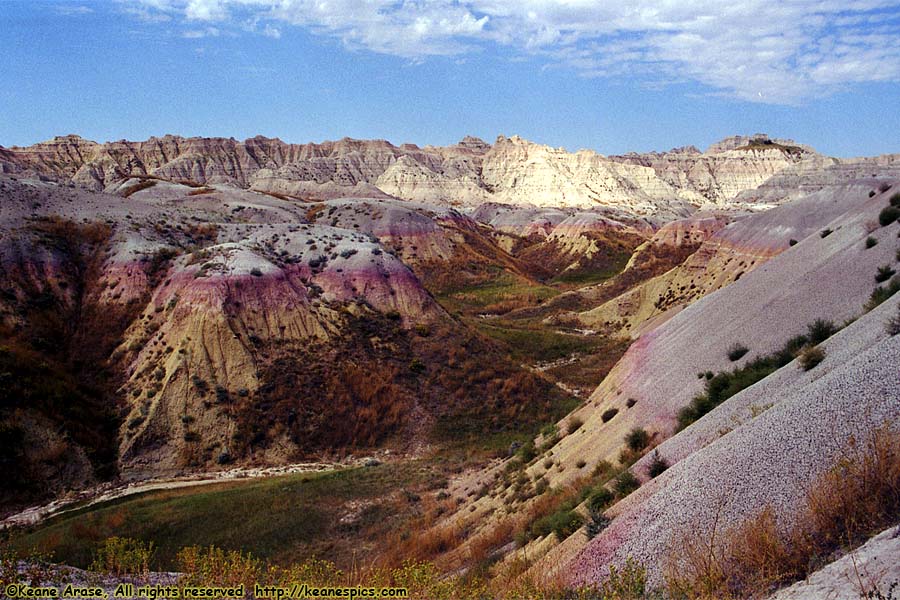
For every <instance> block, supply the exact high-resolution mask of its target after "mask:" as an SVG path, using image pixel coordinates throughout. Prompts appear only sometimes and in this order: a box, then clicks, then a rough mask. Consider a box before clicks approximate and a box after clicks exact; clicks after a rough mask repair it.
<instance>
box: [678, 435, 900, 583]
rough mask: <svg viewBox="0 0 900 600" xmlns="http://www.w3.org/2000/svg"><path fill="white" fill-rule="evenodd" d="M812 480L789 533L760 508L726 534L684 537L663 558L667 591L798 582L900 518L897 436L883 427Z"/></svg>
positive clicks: (854, 443) (852, 444)
mask: <svg viewBox="0 0 900 600" xmlns="http://www.w3.org/2000/svg"><path fill="white" fill-rule="evenodd" d="M841 456H842V457H841V459H840V460H839V461H838V462H837V463H836V464H835V465H834V467H833V468H831V469H830V470H828V471H827V472H825V474H824V475H822V476H820V477H819V478H818V479H816V480H815V481H814V482H813V484H812V486H811V488H810V491H809V493H808V495H807V497H806V500H805V503H804V505H803V506H801V507H800V509H799V512H798V515H797V518H796V519H793V520H792V524H791V525H790V526H789V527H784V526H781V527H780V526H779V524H778V522H777V515H776V513H775V512H774V511H773V510H772V509H771V508H770V507H766V508H764V509H763V510H762V511H760V512H759V513H758V514H757V515H756V516H755V517H753V518H751V519H748V520H747V521H746V522H745V523H743V524H741V525H738V526H737V527H734V528H732V529H729V530H727V531H716V529H715V526H714V527H713V529H712V531H708V532H705V533H703V534H696V533H693V532H686V533H685V536H684V537H683V539H682V540H681V543H680V544H679V545H678V546H677V547H675V548H673V549H672V551H671V552H670V556H671V557H672V558H671V562H670V564H669V565H668V567H667V577H666V583H667V591H668V593H669V595H670V596H672V597H682V598H697V599H699V598H734V597H737V598H742V597H746V596H747V595H748V594H750V593H759V592H760V591H763V592H765V591H768V590H771V589H773V588H774V587H778V586H782V585H786V584H788V583H790V582H792V581H796V580H799V579H803V578H804V577H806V575H808V574H809V573H810V572H811V571H813V570H815V569H816V568H818V567H817V565H821V564H822V563H823V562H828V561H829V560H830V558H829V557H832V556H833V553H834V552H835V550H837V549H839V548H844V549H845V550H846V549H847V548H848V547H849V548H852V547H855V546H858V545H859V544H861V543H862V542H864V541H865V540H866V539H867V538H868V537H869V536H871V535H872V534H874V533H877V532H878V531H880V530H882V529H883V528H885V527H887V526H890V525H893V524H896V519H897V514H898V513H900V433H898V432H897V431H896V430H894V429H891V428H889V427H888V426H884V427H881V428H879V429H877V430H876V431H874V432H873V433H872V434H871V435H870V436H869V437H868V438H867V439H865V440H863V441H855V440H853V439H852V438H851V439H850V440H848V443H847V448H846V450H845V451H844V452H843V453H842V455H841Z"/></svg>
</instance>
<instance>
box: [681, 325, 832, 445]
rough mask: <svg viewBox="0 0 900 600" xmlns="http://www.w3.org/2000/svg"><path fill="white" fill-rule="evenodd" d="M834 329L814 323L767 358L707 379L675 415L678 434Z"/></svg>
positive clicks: (816, 342)
mask: <svg viewBox="0 0 900 600" xmlns="http://www.w3.org/2000/svg"><path fill="white" fill-rule="evenodd" d="M837 330H838V328H837V327H836V326H835V325H834V323H832V322H831V321H827V320H824V319H817V320H815V321H813V322H812V323H810V324H809V325H808V326H807V331H806V333H805V334H801V335H797V336H794V337H793V338H791V339H789V340H788V341H787V342H785V344H784V346H782V348H781V349H780V350H777V351H776V352H774V353H773V354H770V355H768V356H758V357H756V358H754V359H752V360H750V361H748V362H747V363H746V364H745V365H743V366H741V367H738V368H736V369H734V370H732V371H722V372H720V373H718V374H715V375H713V376H712V377H708V378H707V380H706V387H705V391H704V393H702V394H698V395H697V396H695V397H694V398H693V399H692V400H691V402H690V404H689V405H688V406H686V407H684V408H682V409H681V410H680V411H679V412H678V431H681V430H682V429H684V428H685V427H687V426H688V425H690V424H691V423H693V422H694V421H696V420H698V419H699V418H700V417H702V416H703V415H705V414H706V413H708V412H710V411H711V410H712V409H714V408H715V407H717V406H718V405H719V404H721V403H722V402H724V401H725V400H727V399H728V398H731V397H732V396H734V395H735V394H737V393H738V392H740V391H741V390H743V389H745V388H748V387H750V386H751V385H753V384H754V383H756V382H757V381H760V380H761V379H764V378H765V377H767V376H769V375H770V374H772V373H774V372H775V371H777V370H778V369H780V368H781V367H783V366H785V365H787V364H788V363H789V362H791V361H792V360H794V359H795V358H796V357H797V356H799V355H800V353H801V352H802V351H803V350H804V348H806V347H807V346H816V345H818V344H820V343H822V342H823V341H825V340H826V339H828V338H829V337H831V336H832V335H833V334H834V333H835V332H837Z"/></svg>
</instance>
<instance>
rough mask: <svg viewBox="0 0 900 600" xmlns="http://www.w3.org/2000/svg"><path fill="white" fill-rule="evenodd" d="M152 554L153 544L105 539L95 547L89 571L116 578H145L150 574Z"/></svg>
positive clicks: (126, 539) (124, 539)
mask: <svg viewBox="0 0 900 600" xmlns="http://www.w3.org/2000/svg"><path fill="white" fill-rule="evenodd" d="M153 552H154V545H153V542H150V543H144V542H142V541H140V540H133V539H130V538H120V537H111V538H107V539H106V540H104V541H103V542H101V543H100V545H99V546H98V547H97V550H96V553H95V554H94V560H93V562H92V563H91V565H90V567H89V569H90V570H91V571H94V572H96V573H105V574H107V575H114V576H116V577H122V576H123V575H132V576H135V575H136V576H146V575H147V574H148V573H149V572H150V561H151V560H152V558H153Z"/></svg>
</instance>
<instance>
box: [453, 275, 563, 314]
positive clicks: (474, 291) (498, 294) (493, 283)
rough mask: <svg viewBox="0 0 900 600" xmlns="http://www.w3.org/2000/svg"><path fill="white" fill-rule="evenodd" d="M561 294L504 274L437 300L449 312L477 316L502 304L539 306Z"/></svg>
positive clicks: (547, 287) (455, 290)
mask: <svg viewBox="0 0 900 600" xmlns="http://www.w3.org/2000/svg"><path fill="white" fill-rule="evenodd" d="M559 293H560V292H559V290H556V289H554V288H552V287H549V286H546V285H539V284H534V283H529V282H527V281H525V280H523V279H521V278H517V277H515V276H514V275H511V274H509V273H506V272H502V273H499V274H498V275H497V277H496V278H495V279H492V280H490V281H487V282H483V283H478V284H474V285H470V286H464V287H460V288H456V289H454V290H451V291H446V292H443V293H441V294H438V295H437V296H436V298H437V301H438V302H439V303H440V304H441V305H442V306H443V307H444V308H445V309H447V310H448V311H449V312H458V313H473V312H479V311H480V310H482V309H484V308H487V307H490V306H491V305H494V304H499V303H501V302H510V301H521V302H523V303H524V304H537V303H540V302H543V301H544V300H548V299H550V298H553V297H554V296H557V295H559Z"/></svg>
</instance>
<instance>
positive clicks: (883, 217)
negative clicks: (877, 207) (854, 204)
mask: <svg viewBox="0 0 900 600" xmlns="http://www.w3.org/2000/svg"><path fill="white" fill-rule="evenodd" d="M897 219H900V207H897V206H885V207H884V208H882V209H881V212H880V213H878V224H879V225H881V226H882V227H887V226H888V225H890V224H891V223H893V222H894V221H896V220H897Z"/></svg>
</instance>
